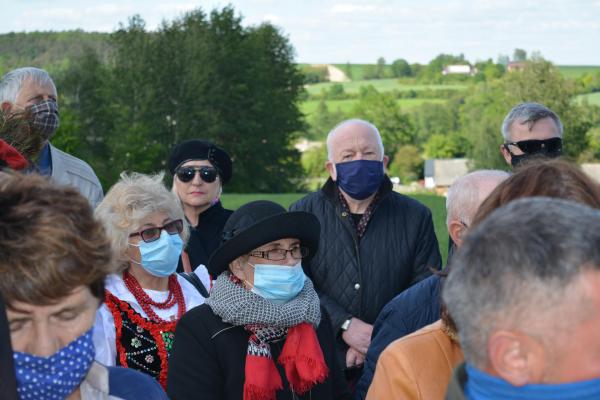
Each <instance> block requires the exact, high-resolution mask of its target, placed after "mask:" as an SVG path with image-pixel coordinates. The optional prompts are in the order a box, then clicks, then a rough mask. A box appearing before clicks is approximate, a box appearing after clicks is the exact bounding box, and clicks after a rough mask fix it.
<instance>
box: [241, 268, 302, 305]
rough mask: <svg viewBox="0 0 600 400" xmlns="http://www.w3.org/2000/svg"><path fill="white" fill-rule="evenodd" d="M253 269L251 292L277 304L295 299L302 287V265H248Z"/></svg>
mask: <svg viewBox="0 0 600 400" xmlns="http://www.w3.org/2000/svg"><path fill="white" fill-rule="evenodd" d="M248 264H249V265H250V266H252V267H254V285H253V287H252V292H254V293H256V294H257V295H259V296H261V297H263V298H265V299H267V300H271V301H272V302H274V303H277V304H285V303H287V302H288V301H290V300H292V299H293V298H295V297H296V296H297V295H298V293H300V291H301V290H302V288H303V287H304V281H305V279H306V275H304V271H303V270H302V264H301V263H300V262H298V264H296V265H294V266H293V267H291V266H286V265H274V264H254V265H253V264H250V263H248Z"/></svg>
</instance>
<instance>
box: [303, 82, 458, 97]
mask: <svg viewBox="0 0 600 400" xmlns="http://www.w3.org/2000/svg"><path fill="white" fill-rule="evenodd" d="M335 84H336V83H333V82H324V83H316V84H314V85H306V90H307V92H308V93H309V94H310V95H316V94H320V93H321V91H322V90H327V89H329V87H331V86H332V85H335ZM342 85H344V91H345V92H346V93H358V92H359V90H360V87H361V86H368V85H372V86H373V87H374V88H375V89H376V90H377V91H379V92H389V91H391V90H398V91H401V92H408V91H409V90H414V91H419V90H428V89H429V90H443V89H454V90H464V89H466V88H467V87H468V85H461V84H456V85H416V84H408V85H407V84H405V83H402V82H401V81H399V80H398V79H374V80H364V81H352V82H345V83H342Z"/></svg>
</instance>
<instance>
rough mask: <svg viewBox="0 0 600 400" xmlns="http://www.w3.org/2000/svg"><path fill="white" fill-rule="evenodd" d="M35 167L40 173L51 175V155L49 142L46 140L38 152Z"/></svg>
mask: <svg viewBox="0 0 600 400" xmlns="http://www.w3.org/2000/svg"><path fill="white" fill-rule="evenodd" d="M37 168H38V172H39V173H40V174H41V175H46V176H50V175H52V156H51V155H50V144H49V143H48V142H46V145H45V146H44V148H43V149H42V151H41V152H40V157H39V158H38V162H37Z"/></svg>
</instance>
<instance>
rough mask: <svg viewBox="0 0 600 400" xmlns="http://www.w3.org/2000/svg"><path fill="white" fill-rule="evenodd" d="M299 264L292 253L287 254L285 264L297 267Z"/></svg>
mask: <svg viewBox="0 0 600 400" xmlns="http://www.w3.org/2000/svg"><path fill="white" fill-rule="evenodd" d="M297 262H298V260H297V259H295V258H294V257H292V252H291V251H290V250H288V251H287V253H285V263H286V264H288V265H296V263H297Z"/></svg>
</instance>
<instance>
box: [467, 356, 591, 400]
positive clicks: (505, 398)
mask: <svg viewBox="0 0 600 400" xmlns="http://www.w3.org/2000/svg"><path fill="white" fill-rule="evenodd" d="M466 370H467V377H468V378H467V383H466V385H465V395H466V397H467V399H469V400H592V399H600V378H597V379H591V380H587V381H581V382H573V383H561V384H554V385H551V384H530V385H525V386H512V385H511V384H510V383H508V382H506V381H504V380H503V379H501V378H498V377H495V376H491V375H488V374H486V373H485V372H483V371H480V370H478V369H476V368H474V367H473V366H471V365H469V364H467V366H466Z"/></svg>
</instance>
